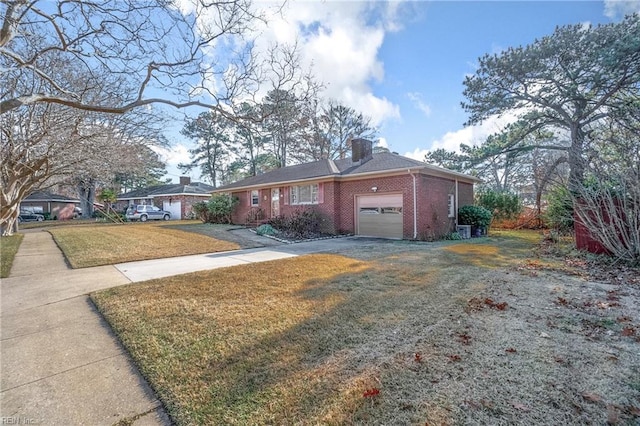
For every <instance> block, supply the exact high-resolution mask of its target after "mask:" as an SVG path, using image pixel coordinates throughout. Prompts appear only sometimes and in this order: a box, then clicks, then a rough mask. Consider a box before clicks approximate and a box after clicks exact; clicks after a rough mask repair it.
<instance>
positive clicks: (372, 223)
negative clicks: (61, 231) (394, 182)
mask: <svg viewBox="0 0 640 426" xmlns="http://www.w3.org/2000/svg"><path fill="white" fill-rule="evenodd" d="M356 224H357V226H356V234H358V235H364V236H368V237H382V238H402V237H403V232H402V230H403V222H402V194H386V195H358V196H357V197H356Z"/></svg>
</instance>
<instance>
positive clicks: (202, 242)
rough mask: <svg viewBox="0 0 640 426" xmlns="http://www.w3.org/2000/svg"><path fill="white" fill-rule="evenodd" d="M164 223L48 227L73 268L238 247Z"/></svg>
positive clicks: (234, 244) (235, 248)
mask: <svg viewBox="0 0 640 426" xmlns="http://www.w3.org/2000/svg"><path fill="white" fill-rule="evenodd" d="M163 225H164V224H162V223H161V224H150V223H145V224H140V223H127V224H120V225H93V226H91V225H82V226H65V227H58V228H51V229H49V230H48V231H49V232H50V233H51V235H53V238H54V239H55V241H56V243H57V244H58V246H59V247H60V249H61V250H62V252H63V253H64V255H65V257H66V258H67V260H68V261H69V264H70V265H71V266H72V267H73V268H86V267H91V266H101V265H111V264H115V263H122V262H131V261H137V260H148V259H161V258H165V257H174V256H185V255H190V254H201V253H213V252H220V251H228V250H237V249H238V248H239V246H238V244H236V243H232V242H228V241H223V240H217V239H215V238H210V237H207V236H204V235H198V234H193V233H188V232H183V231H178V230H175V229H169V228H167V227H165V226H163Z"/></svg>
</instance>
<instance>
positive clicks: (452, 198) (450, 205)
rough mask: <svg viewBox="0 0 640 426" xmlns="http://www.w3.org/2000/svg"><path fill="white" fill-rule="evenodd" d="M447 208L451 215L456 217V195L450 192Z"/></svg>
mask: <svg viewBox="0 0 640 426" xmlns="http://www.w3.org/2000/svg"><path fill="white" fill-rule="evenodd" d="M447 209H448V211H449V217H456V197H455V195H453V194H449V200H448V202H447Z"/></svg>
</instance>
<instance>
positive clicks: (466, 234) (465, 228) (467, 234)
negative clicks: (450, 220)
mask: <svg viewBox="0 0 640 426" xmlns="http://www.w3.org/2000/svg"><path fill="white" fill-rule="evenodd" d="M457 231H458V234H459V235H460V237H461V238H462V239H463V240H466V239H469V238H471V225H458V226H457Z"/></svg>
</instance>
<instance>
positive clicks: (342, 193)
mask: <svg viewBox="0 0 640 426" xmlns="http://www.w3.org/2000/svg"><path fill="white" fill-rule="evenodd" d="M374 186H375V187H377V188H378V189H377V191H376V192H375V193H374V192H373V191H372V190H371V188H372V187H374ZM338 193H339V195H338V198H337V199H338V200H339V203H338V204H337V205H336V206H335V211H336V213H337V214H338V216H339V224H340V228H339V229H340V230H342V231H345V232H350V233H353V232H355V201H356V196H358V195H373V194H377V195H384V194H397V193H402V201H403V206H402V220H403V228H404V229H403V236H404V238H413V178H412V177H411V176H409V175H408V174H406V175H400V176H390V177H379V178H368V179H362V180H355V181H353V180H350V181H343V182H340V187H339V191H338Z"/></svg>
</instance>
